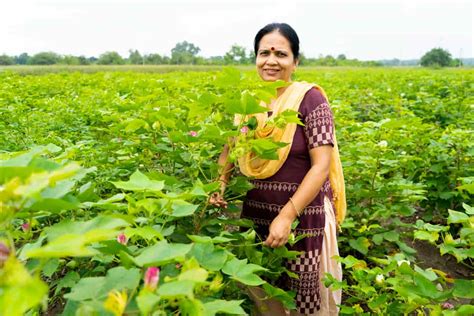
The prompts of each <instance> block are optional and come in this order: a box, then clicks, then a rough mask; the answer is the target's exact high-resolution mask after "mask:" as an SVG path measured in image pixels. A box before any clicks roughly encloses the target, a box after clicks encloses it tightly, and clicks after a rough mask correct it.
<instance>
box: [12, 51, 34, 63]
mask: <svg viewBox="0 0 474 316" xmlns="http://www.w3.org/2000/svg"><path fill="white" fill-rule="evenodd" d="M30 58H31V57H30V56H29V55H28V54H27V53H22V54H20V55H19V56H15V64H18V65H26V64H28V60H29V59H30Z"/></svg>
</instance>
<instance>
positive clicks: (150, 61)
mask: <svg viewBox="0 0 474 316" xmlns="http://www.w3.org/2000/svg"><path fill="white" fill-rule="evenodd" d="M143 58H144V59H145V64H147V65H161V64H163V57H161V55H160V54H149V55H145V56H144V57H143Z"/></svg>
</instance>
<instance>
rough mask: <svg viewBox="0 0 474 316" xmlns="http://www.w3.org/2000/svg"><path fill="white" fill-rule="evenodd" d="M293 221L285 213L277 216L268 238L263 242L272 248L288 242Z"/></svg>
mask: <svg viewBox="0 0 474 316" xmlns="http://www.w3.org/2000/svg"><path fill="white" fill-rule="evenodd" d="M292 223H293V220H292V219H291V218H290V217H288V216H285V215H283V214H280V215H278V216H277V217H275V219H274V220H273V221H272V223H271V225H270V228H269V233H268V238H267V240H265V242H264V243H263V244H264V245H266V246H269V247H272V248H277V247H280V246H283V245H284V244H286V243H287V242H288V237H289V236H290V233H291V224H292Z"/></svg>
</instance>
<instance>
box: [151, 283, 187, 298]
mask: <svg viewBox="0 0 474 316" xmlns="http://www.w3.org/2000/svg"><path fill="white" fill-rule="evenodd" d="M194 285H195V282H193V281H190V280H182V281H173V282H168V283H164V284H162V285H161V286H160V287H159V288H158V295H160V296H162V297H163V298H177V297H180V296H186V297H189V298H194V294H193V289H194Z"/></svg>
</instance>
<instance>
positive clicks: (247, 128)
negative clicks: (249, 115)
mask: <svg viewBox="0 0 474 316" xmlns="http://www.w3.org/2000/svg"><path fill="white" fill-rule="evenodd" d="M248 131H249V127H248V126H247V125H245V126H242V128H241V129H240V132H241V133H242V134H247V133H248Z"/></svg>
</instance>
